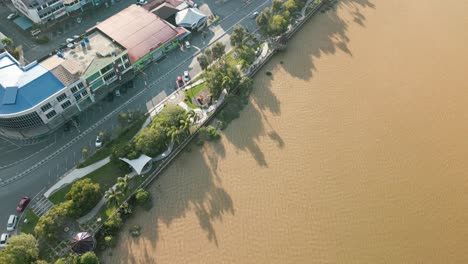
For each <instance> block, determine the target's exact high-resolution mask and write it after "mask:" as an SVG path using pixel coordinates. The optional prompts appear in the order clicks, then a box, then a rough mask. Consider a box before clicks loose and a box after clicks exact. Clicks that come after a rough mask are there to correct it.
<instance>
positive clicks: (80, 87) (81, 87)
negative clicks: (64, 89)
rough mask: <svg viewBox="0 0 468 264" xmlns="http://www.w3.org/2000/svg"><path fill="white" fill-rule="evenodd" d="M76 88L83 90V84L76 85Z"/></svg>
mask: <svg viewBox="0 0 468 264" xmlns="http://www.w3.org/2000/svg"><path fill="white" fill-rule="evenodd" d="M76 86H78V89H83V87H84V84H83V83H82V82H80V83H78V84H77V85H76Z"/></svg>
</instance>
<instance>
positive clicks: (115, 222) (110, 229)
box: [103, 212, 122, 236]
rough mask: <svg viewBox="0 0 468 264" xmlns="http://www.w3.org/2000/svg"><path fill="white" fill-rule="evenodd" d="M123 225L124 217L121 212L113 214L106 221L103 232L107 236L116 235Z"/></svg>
mask: <svg viewBox="0 0 468 264" xmlns="http://www.w3.org/2000/svg"><path fill="white" fill-rule="evenodd" d="M121 226H122V217H121V215H120V213H118V212H117V213H115V214H113V215H112V216H111V217H110V218H109V219H107V221H106V222H105V223H104V230H103V234H105V235H106V236H111V235H115V234H117V233H118V232H119V229H120V227H121Z"/></svg>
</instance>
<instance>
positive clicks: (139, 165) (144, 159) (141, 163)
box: [120, 154, 151, 175]
mask: <svg viewBox="0 0 468 264" xmlns="http://www.w3.org/2000/svg"><path fill="white" fill-rule="evenodd" d="M120 160H123V161H125V162H126V163H128V165H130V166H132V168H133V169H134V170H135V171H136V173H137V174H138V175H140V174H141V172H142V171H143V168H144V167H145V165H146V164H147V163H148V162H149V161H151V157H148V156H146V155H145V154H141V156H140V157H138V158H137V159H132V160H129V159H127V158H120Z"/></svg>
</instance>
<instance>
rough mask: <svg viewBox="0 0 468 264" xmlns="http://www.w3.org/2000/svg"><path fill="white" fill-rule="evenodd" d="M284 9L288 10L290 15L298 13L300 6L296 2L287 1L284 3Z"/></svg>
mask: <svg viewBox="0 0 468 264" xmlns="http://www.w3.org/2000/svg"><path fill="white" fill-rule="evenodd" d="M284 8H285V9H286V10H288V11H289V12H290V13H292V12H295V11H297V10H298V6H297V2H296V0H287V1H286V2H285V3H284Z"/></svg>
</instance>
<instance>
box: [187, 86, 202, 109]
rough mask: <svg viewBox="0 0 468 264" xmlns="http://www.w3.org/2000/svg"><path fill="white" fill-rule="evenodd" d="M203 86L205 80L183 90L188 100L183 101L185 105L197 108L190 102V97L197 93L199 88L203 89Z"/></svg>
mask: <svg viewBox="0 0 468 264" xmlns="http://www.w3.org/2000/svg"><path fill="white" fill-rule="evenodd" d="M205 87H206V82H204V83H201V84H199V85H197V86H195V87H193V88H191V89H189V90H187V91H185V98H188V101H186V102H185V103H187V105H188V106H190V108H192V109H195V108H199V107H198V106H196V105H194V104H193V103H192V98H193V97H195V95H197V94H198V93H199V92H200V91H201V90H203V89H205Z"/></svg>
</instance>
